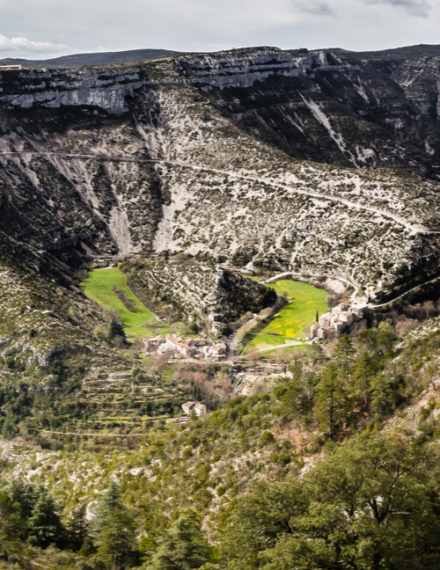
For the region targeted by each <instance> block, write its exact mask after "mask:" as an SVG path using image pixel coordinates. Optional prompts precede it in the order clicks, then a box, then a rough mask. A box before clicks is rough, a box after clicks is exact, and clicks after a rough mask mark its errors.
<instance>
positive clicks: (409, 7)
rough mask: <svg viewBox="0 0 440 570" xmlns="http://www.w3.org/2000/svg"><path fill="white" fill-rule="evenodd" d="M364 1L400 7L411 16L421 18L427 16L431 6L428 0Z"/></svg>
mask: <svg viewBox="0 0 440 570" xmlns="http://www.w3.org/2000/svg"><path fill="white" fill-rule="evenodd" d="M366 3H367V4H380V5H388V6H392V7H396V8H401V9H402V10H405V11H406V12H407V13H408V14H410V15H411V16H420V17H422V18H427V17H428V16H429V13H430V11H431V8H432V6H431V4H430V3H429V2H428V0H366Z"/></svg>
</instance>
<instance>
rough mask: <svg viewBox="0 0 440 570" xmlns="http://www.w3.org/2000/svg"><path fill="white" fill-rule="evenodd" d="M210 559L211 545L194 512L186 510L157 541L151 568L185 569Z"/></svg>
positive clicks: (197, 566)
mask: <svg viewBox="0 0 440 570" xmlns="http://www.w3.org/2000/svg"><path fill="white" fill-rule="evenodd" d="M210 559H211V547H210V546H209V544H208V543H207V542H206V540H205V538H204V536H203V534H202V532H201V530H200V523H199V521H198V520H197V517H196V516H195V514H194V513H193V512H191V511H187V512H186V513H184V514H183V515H182V516H180V517H179V518H178V519H177V520H176V521H175V522H174V523H173V524H172V525H171V526H170V528H169V530H168V531H167V532H166V533H165V535H164V536H163V537H162V539H161V540H160V541H159V546H158V549H157V550H156V552H155V554H154V556H153V559H152V561H151V565H150V566H149V568H151V570H187V569H191V568H200V567H201V566H203V565H204V564H205V563H207V562H209V561H210Z"/></svg>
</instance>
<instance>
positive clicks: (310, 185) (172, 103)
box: [0, 48, 439, 285]
mask: <svg viewBox="0 0 440 570" xmlns="http://www.w3.org/2000/svg"><path fill="white" fill-rule="evenodd" d="M335 57H336V56H335ZM341 61H342V60H341ZM335 62H336V63H335ZM335 66H336V67H337V70H338V71H337V73H338V74H341V75H342V80H341V82H342V84H345V83H347V82H350V81H352V75H350V74H352V72H353V65H352V64H348V63H344V62H339V63H338V61H336V60H334V61H333V60H331V58H329V56H328V55H326V54H325V53H324V52H319V53H307V54H302V53H300V54H296V55H292V54H291V53H290V52H281V51H279V50H275V49H273V48H259V49H258V48H257V49H255V50H242V51H240V50H239V51H238V52H235V51H233V52H226V53H223V54H219V55H217V56H209V57H208V56H197V57H196V56H191V57H186V56H183V57H181V58H178V59H177V60H174V61H173V60H170V61H168V60H167V61H158V62H153V63H150V64H145V65H142V66H129V67H124V68H120V69H112V70H106V71H99V70H85V71H84V70H81V71H73V70H72V71H41V72H39V71H21V72H8V73H3V75H2V84H1V87H2V92H1V95H0V105H1V107H2V108H3V119H2V128H3V133H4V135H3V137H2V139H1V149H0V152H1V156H0V159H1V160H2V164H3V176H4V182H3V193H4V196H5V198H4V199H5V200H6V201H7V203H8V208H9V211H10V212H12V215H11V216H8V219H9V218H10V219H12V220H14V223H13V224H12V225H11V226H10V228H9V227H8V233H9V234H12V236H13V237H14V239H16V240H19V241H20V243H24V244H28V245H29V244H33V246H35V247H38V248H39V249H40V250H41V252H46V253H47V254H50V255H52V256H56V258H57V260H60V261H62V262H66V261H67V262H68V263H69V264H71V263H72V261H71V259H72V258H73V257H75V261H76V263H79V262H80V259H81V258H82V259H84V258H85V257H87V256H88V255H89V256H90V255H106V256H108V255H115V254H118V255H120V256H127V255H130V254H132V253H142V252H143V253H144V254H147V252H148V251H151V250H154V251H156V252H163V251H166V250H169V251H172V252H178V251H183V252H185V253H187V254H191V255H197V256H198V257H200V258H206V259H209V260H211V261H214V262H217V263H219V262H220V263H229V264H230V265H232V266H235V267H244V266H246V267H248V268H252V267H256V266H265V267H270V268H274V269H275V268H276V269H280V270H283V269H290V270H293V271H297V272H300V273H303V274H304V273H307V272H315V273H321V274H326V275H333V276H335V275H339V276H343V277H345V278H348V279H349V280H350V281H352V282H353V283H354V284H360V285H365V284H367V283H368V282H373V283H377V282H379V281H382V282H386V283H388V284H390V285H392V284H393V283H395V282H396V281H398V280H399V279H402V278H403V279H404V280H408V276H409V275H410V273H411V272H412V271H414V270H416V269H420V268H421V267H422V268H423V269H424V270H426V271H427V273H430V272H433V271H435V270H436V267H437V252H438V246H439V237H438V233H437V232H438V229H439V228H438V222H437V211H438V208H439V204H438V201H439V198H438V192H437V184H436V183H435V182H432V181H428V180H423V179H421V178H418V177H417V176H415V175H413V174H408V173H406V172H404V173H401V174H399V173H396V172H392V171H390V170H371V169H370V170H365V169H356V170H353V169H350V168H341V167H336V166H330V165H324V164H319V163H311V162H304V161H298V160H293V159H292V158H291V157H289V156H288V155H286V154H285V153H284V152H282V151H280V150H278V149H276V148H274V147H273V146H271V145H270V144H269V143H267V142H263V141H261V140H259V139H256V138H255V137H254V136H253V135H252V134H251V133H249V132H246V131H247V129H244V130H243V129H241V128H240V126H239V125H236V124H235V122H234V121H232V120H231V119H230V118H228V117H227V116H225V115H224V114H223V113H220V112H219V111H218V110H217V108H216V107H218V106H219V105H220V104H217V103H218V102H217V103H215V105H212V98H213V94H212V93H211V94H210V95H209V97H205V95H202V94H201V92H200V89H202V91H203V92H204V91H205V90H206V89H207V87H206V86H207V85H208V84H211V83H212V84H213V85H214V86H216V87H215V89H217V92H218V93H221V94H222V96H223V95H224V94H225V93H226V92H227V89H228V88H229V87H233V88H234V89H235V88H236V87H237V86H239V87H240V88H246V89H248V90H249V91H251V90H254V94H255V97H257V96H258V89H259V86H260V85H261V84H262V83H264V82H265V81H266V82H272V81H275V82H278V81H284V80H285V79H286V80H287V79H288V80H289V81H290V80H301V81H303V80H304V81H305V79H304V78H305V77H309V76H315V78H316V77H317V76H318V73H320V72H322V73H327V72H330V71H331V72H332V73H333V72H334V71H335V70H334V69H333V67H335ZM319 70H320V71H319ZM329 70H330V71H329ZM335 73H336V72H335ZM335 77H336V75H335ZM219 78H220V79H219ZM312 79H313V77H312ZM307 81H309V79H307ZM315 84H316V82H315ZM300 94H301V97H302V99H303V104H304V105H305V106H306V107H307V109H308V112H310V113H311V114H312V115H313V116H314V117H315V122H316V121H318V123H320V125H321V128H324V129H325V130H326V132H327V135H328V136H330V138H332V140H333V143H334V145H333V146H335V145H336V147H337V148H339V150H341V149H342V148H346V150H347V152H346V153H345V155H346V156H349V155H350V154H351V155H353V152H354V150H353V145H352V144H348V142H347V143H346V142H344V141H345V139H344V137H343V135H342V134H338V132H337V131H336V130H334V129H333V127H332V122H331V121H332V119H331V118H328V117H327V115H326V110H325V105H324V103H323V102H322V101H320V100H319V98H317V96H314V98H311V93H310V92H308V91H303V92H301V93H300ZM220 106H221V105H220ZM344 108H345V107H344ZM309 126H310V125H309ZM347 127H348V123H347ZM352 130H353V129H352ZM312 131H313V128H312V127H311V126H310V128H309V127H306V131H305V132H308V133H309V132H312ZM354 131H355V129H354ZM317 137H318V140H319V144H320V145H322V146H319V145H318V146H317V149H316V150H317V151H318V150H319V149H322V148H324V146H326V145H327V143H328V139H327V138H326V137H324V136H321V135H320V134H318V135H317ZM355 140H356V141H358V139H355ZM359 141H360V139H359ZM382 143H383V141H382V142H381V143H380V144H382ZM378 144H379V143H378ZM344 145H345V146H344ZM331 148H332V147H331V146H330V150H329V152H328V153H327V155H326V158H328V160H329V161H330V162H331V161H332V160H333V159H332V150H331ZM359 148H360V147H359ZM362 148H363V149H364V150H363V151H362V152H363V155H365V152H366V150H365V149H366V147H365V146H362ZM344 152H345V151H344ZM387 153H388V150H387ZM343 154H344V153H343ZM367 154H368V153H367ZM389 154H392V153H389ZM353 156H354V155H353ZM365 156H366V155H365ZM348 162H350V161H348ZM367 162H368V161H367ZM354 163H356V161H354ZM49 188H50V190H49ZM29 204H32V211H31V209H30V208H29V209H27V207H28V205H29ZM54 204H59V205H60V206H61V207H62V209H61V210H59V208H56V209H55V208H54ZM63 209H65V213H64V214H63ZM48 227H50V228H52V229H51V234H52V235H51V239H50V240H47V238H44V237H43V236H42V234H43V232H44V230H45V229H46V228H48ZM40 258H44V255H43V254H42V255H41V256H40ZM78 258H79V259H78Z"/></svg>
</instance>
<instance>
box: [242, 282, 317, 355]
mask: <svg viewBox="0 0 440 570" xmlns="http://www.w3.org/2000/svg"><path fill="white" fill-rule="evenodd" d="M270 286H271V287H273V288H274V289H275V291H276V292H277V294H278V295H280V296H282V297H284V298H286V299H287V300H288V303H289V304H288V305H287V306H286V307H284V308H283V309H282V310H281V311H280V312H279V313H278V315H276V316H275V318H274V319H273V320H271V322H270V323H269V324H268V325H266V326H265V327H264V328H263V329H262V330H260V331H259V332H258V333H256V334H255V335H254V337H253V338H252V339H251V340H250V341H249V343H248V348H253V347H255V348H259V349H261V348H266V347H267V348H270V347H271V346H276V345H280V344H288V343H289V342H295V341H298V340H303V339H305V334H304V330H305V328H306V327H308V326H310V325H312V324H313V322H314V321H315V319H316V316H317V315H321V314H322V313H325V312H326V311H327V308H328V307H327V303H326V297H327V293H326V291H325V290H324V289H318V288H317V287H314V286H313V285H309V284H308V283H303V282H301V281H291V280H288V279H281V280H279V281H276V282H275V283H273V284H270Z"/></svg>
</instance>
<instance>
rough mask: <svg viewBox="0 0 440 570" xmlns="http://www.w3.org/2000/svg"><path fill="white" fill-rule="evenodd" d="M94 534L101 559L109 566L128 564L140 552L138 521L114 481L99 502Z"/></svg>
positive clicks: (95, 545)
mask: <svg viewBox="0 0 440 570" xmlns="http://www.w3.org/2000/svg"><path fill="white" fill-rule="evenodd" d="M90 534H91V537H92V541H93V545H94V547H95V548H96V550H97V555H98V559H99V560H101V561H102V562H103V563H104V564H106V565H107V566H106V567H108V568H124V567H125V565H126V564H128V563H129V562H130V561H132V560H133V558H134V557H135V555H136V539H135V528H134V522H133V519H132V518H131V516H130V514H129V513H128V511H127V509H126V507H125V506H124V505H123V504H122V502H121V500H120V497H119V492H118V489H117V487H116V485H115V484H114V483H112V485H111V486H110V488H109V490H108V491H107V493H106V494H105V495H104V497H103V498H102V500H101V501H100V503H99V505H98V510H97V513H96V516H95V518H94V519H93V520H92V521H91V523H90Z"/></svg>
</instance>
